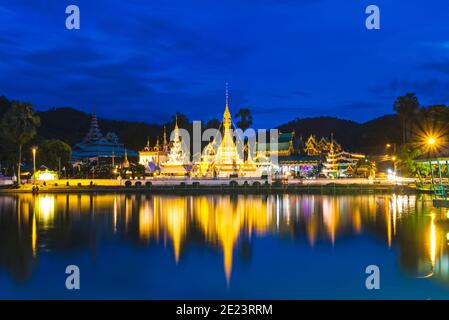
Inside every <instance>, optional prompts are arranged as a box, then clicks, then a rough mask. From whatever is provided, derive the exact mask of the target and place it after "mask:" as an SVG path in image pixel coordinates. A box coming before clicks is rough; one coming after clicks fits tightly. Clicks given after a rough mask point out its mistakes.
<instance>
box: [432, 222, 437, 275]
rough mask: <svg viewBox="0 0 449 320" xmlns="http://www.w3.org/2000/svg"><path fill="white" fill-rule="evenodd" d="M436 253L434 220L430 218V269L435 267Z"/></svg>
mask: <svg viewBox="0 0 449 320" xmlns="http://www.w3.org/2000/svg"><path fill="white" fill-rule="evenodd" d="M436 251H437V234H436V227H435V218H434V217H433V216H432V221H431V223H430V262H431V263H432V269H433V267H434V266H435V257H436Z"/></svg>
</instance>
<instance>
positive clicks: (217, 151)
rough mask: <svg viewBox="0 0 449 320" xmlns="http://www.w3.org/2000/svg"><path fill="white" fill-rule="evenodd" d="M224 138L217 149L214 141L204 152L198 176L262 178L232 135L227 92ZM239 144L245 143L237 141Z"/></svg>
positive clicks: (197, 164) (198, 168)
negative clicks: (246, 158)
mask: <svg viewBox="0 0 449 320" xmlns="http://www.w3.org/2000/svg"><path fill="white" fill-rule="evenodd" d="M222 126H223V137H222V140H221V141H220V142H219V145H218V147H217V141H216V139H214V140H213V141H212V142H210V143H209V144H208V145H207V146H206V147H205V148H204V150H203V152H202V155H201V161H200V162H199V163H196V169H197V175H202V176H214V177H219V178H230V177H231V176H240V177H260V176H261V172H260V170H259V168H258V167H257V166H256V165H255V164H254V162H253V161H252V158H251V156H249V157H248V159H250V161H244V159H243V158H242V157H243V147H242V154H241V155H240V154H239V151H238V148H237V145H236V143H235V142H234V139H233V135H232V118H231V113H230V111H229V96H228V92H227V91H226V106H225V110H224V113H223V121H222ZM237 143H241V144H242V145H243V142H242V141H240V140H239V139H237ZM248 154H249V153H248Z"/></svg>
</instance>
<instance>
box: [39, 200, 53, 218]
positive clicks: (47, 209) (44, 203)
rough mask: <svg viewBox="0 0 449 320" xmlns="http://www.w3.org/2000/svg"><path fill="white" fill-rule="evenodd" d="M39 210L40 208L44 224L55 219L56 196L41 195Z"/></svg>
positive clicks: (40, 215)
mask: <svg viewBox="0 0 449 320" xmlns="http://www.w3.org/2000/svg"><path fill="white" fill-rule="evenodd" d="M38 210H39V219H40V220H42V221H43V222H44V224H48V223H50V222H51V221H52V220H53V218H54V213H55V197H54V196H43V197H39V198H38Z"/></svg>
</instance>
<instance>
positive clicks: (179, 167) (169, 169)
mask: <svg viewBox="0 0 449 320" xmlns="http://www.w3.org/2000/svg"><path fill="white" fill-rule="evenodd" d="M189 166H190V163H189V162H188V153H187V151H186V150H184V148H183V145H182V141H181V138H180V135H179V127H178V118H176V122H175V129H174V130H173V141H172V146H171V148H170V152H169V154H168V160H167V161H165V162H162V163H161V165H160V167H161V174H164V175H168V176H185V175H187V174H188V172H189V171H188V167H189Z"/></svg>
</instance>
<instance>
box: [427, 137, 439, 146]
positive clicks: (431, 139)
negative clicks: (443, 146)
mask: <svg viewBox="0 0 449 320" xmlns="http://www.w3.org/2000/svg"><path fill="white" fill-rule="evenodd" d="M436 142H437V141H436V140H435V138H434V137H429V138H428V139H427V144H428V145H430V146H433V145H434V144H435V143H436Z"/></svg>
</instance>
